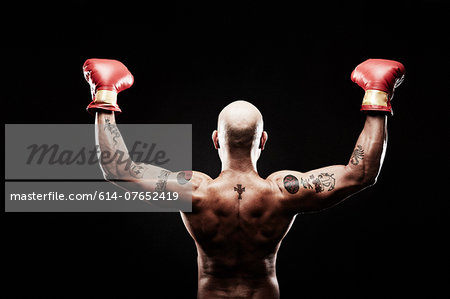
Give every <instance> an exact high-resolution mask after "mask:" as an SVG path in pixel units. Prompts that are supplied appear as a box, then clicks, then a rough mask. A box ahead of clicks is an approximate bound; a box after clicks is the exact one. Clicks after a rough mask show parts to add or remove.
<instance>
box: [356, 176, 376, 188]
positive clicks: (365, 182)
mask: <svg viewBox="0 0 450 299" xmlns="http://www.w3.org/2000/svg"><path fill="white" fill-rule="evenodd" d="M376 183H377V176H376V175H371V176H364V178H363V179H362V180H361V183H360V184H361V186H362V187H363V188H368V187H372V186H373V185H375V184H376Z"/></svg>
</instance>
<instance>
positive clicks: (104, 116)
mask: <svg viewBox="0 0 450 299" xmlns="http://www.w3.org/2000/svg"><path fill="white" fill-rule="evenodd" d="M95 123H96V126H95V130H96V131H95V142H96V145H97V146H98V148H99V150H100V152H99V161H100V167H101V169H102V171H103V174H104V177H105V178H106V179H109V180H113V179H117V180H128V179H137V178H141V177H142V175H143V170H144V169H143V167H141V166H139V165H137V164H136V163H134V162H133V161H132V160H131V158H130V156H129V154H128V149H127V147H126V145H125V142H124V141H123V138H122V135H121V134H120V131H119V128H118V127H117V125H116V121H115V117H114V112H109V111H100V112H97V113H96V116H95Z"/></svg>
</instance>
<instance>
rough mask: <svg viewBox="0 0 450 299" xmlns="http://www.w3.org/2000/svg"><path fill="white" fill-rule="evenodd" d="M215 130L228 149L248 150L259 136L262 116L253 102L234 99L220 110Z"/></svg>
mask: <svg viewBox="0 0 450 299" xmlns="http://www.w3.org/2000/svg"><path fill="white" fill-rule="evenodd" d="M217 130H218V133H219V138H220V140H224V141H225V143H226V145H227V146H228V148H229V149H230V150H250V149H251V148H252V145H254V144H255V141H257V140H258V139H259V138H260V137H261V134H262V132H263V118H262V115H261V113H260V112H259V110H258V108H256V107H255V106H254V105H253V104H251V103H249V102H246V101H235V102H232V103H230V104H229V105H227V106H226V107H225V108H224V109H223V110H222V111H221V112H220V114H219V120H218V124H217ZM256 143H258V142H256Z"/></svg>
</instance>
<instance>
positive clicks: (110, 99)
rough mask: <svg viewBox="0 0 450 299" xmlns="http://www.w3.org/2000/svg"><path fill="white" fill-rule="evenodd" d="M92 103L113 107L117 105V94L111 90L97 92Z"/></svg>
mask: <svg viewBox="0 0 450 299" xmlns="http://www.w3.org/2000/svg"><path fill="white" fill-rule="evenodd" d="M94 101H95V103H98V104H99V103H104V104H111V105H113V106H115V105H116V104H117V93H115V92H114V91H111V90H98V91H97V93H96V94H95V100H94Z"/></svg>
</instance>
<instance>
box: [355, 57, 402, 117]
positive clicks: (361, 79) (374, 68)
mask: <svg viewBox="0 0 450 299" xmlns="http://www.w3.org/2000/svg"><path fill="white" fill-rule="evenodd" d="M404 76H405V67H404V66H403V64H401V63H400V62H397V61H393V60H386V59H368V60H366V61H364V62H363V63H361V64H359V65H358V66H357V67H356V68H355V70H354V71H353V72H352V76H351V78H352V81H353V82H355V83H356V84H358V85H359V86H361V87H362V88H363V89H364V90H365V91H366V93H365V95H364V99H363V102H362V105H361V111H365V110H373V111H386V112H390V113H391V114H392V108H391V100H392V97H393V96H394V90H395V88H397V87H398V86H399V85H400V84H401V83H402V82H403V78H404Z"/></svg>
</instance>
